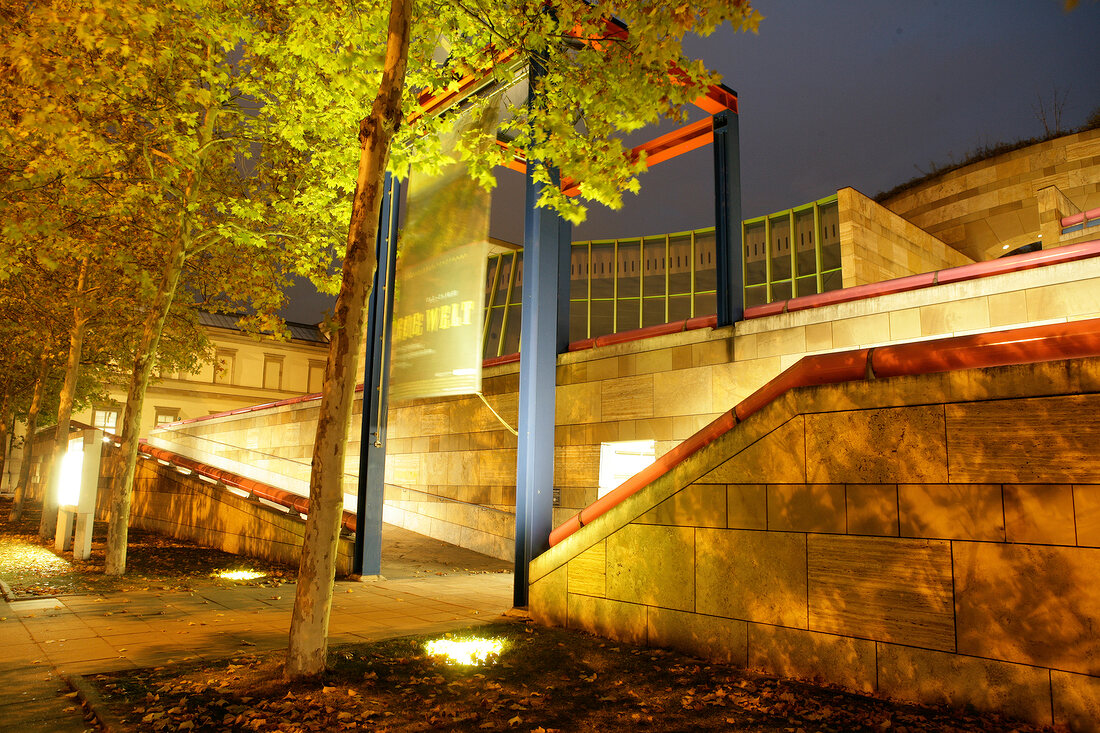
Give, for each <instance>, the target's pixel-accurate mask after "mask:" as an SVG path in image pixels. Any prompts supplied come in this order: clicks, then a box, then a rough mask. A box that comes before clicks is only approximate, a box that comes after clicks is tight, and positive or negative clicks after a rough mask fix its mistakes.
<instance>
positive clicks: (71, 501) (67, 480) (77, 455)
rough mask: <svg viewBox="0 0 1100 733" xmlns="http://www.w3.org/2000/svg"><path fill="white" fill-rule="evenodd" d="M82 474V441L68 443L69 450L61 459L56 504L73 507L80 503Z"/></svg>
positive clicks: (77, 439)
mask: <svg viewBox="0 0 1100 733" xmlns="http://www.w3.org/2000/svg"><path fill="white" fill-rule="evenodd" d="M83 474H84V439H83V438H76V439H75V440H70V441H69V449H68V450H67V451H65V457H64V458H62V459H61V479H60V481H58V482H57V503H58V504H59V505H60V506H70V507H75V506H76V505H78V504H79V503H80V482H81V480H82V479H83Z"/></svg>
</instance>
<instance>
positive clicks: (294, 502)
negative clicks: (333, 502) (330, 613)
mask: <svg viewBox="0 0 1100 733" xmlns="http://www.w3.org/2000/svg"><path fill="white" fill-rule="evenodd" d="M138 450H139V451H140V452H141V453H144V454H145V455H147V456H151V457H152V458H156V459H159V460H162V461H167V462H168V463H171V464H172V465H174V466H180V467H181V468H187V469H190V470H191V471H193V472H194V473H197V474H201V475H203V476H206V477H207V478H212V479H214V480H216V481H220V482H221V483H223V484H225V485H226V486H231V487H233V488H235V489H240V490H241V491H247V492H249V493H250V494H252V495H253V496H257V497H259V498H261V499H266V500H267V501H270V502H273V503H275V504H278V505H279V506H284V507H287V508H288V509H293V510H295V511H297V512H299V513H301V514H309V499H307V498H306V497H304V496H299V495H298V494H295V493H293V492H290V491H287V490H285V489H279V488H276V487H274V486H271V485H269V484H265V483H261V482H259V481H255V480H253V479H250V478H248V477H247V476H241V475H240V474H239V473H233V472H232V471H227V470H225V469H224V468H218V467H216V466H211V465H209V464H207V463H203V462H201V461H196V460H195V459H194V458H188V457H187V456H182V455H180V454H179V453H173V452H172V451H169V450H165V449H163V448H156V447H154V446H151V445H148V444H142V445H141V446H140V447H139V448H138ZM341 522H342V524H343V526H344V528H345V529H347V530H348V531H349V532H354V531H355V514H354V513H353V512H348V511H345V512H344V516H343V519H342V520H341Z"/></svg>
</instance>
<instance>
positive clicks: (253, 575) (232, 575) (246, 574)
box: [217, 570, 267, 580]
mask: <svg viewBox="0 0 1100 733" xmlns="http://www.w3.org/2000/svg"><path fill="white" fill-rule="evenodd" d="M217 577H219V578H222V579H223V580H256V579H257V578H265V577H267V573H261V572H258V571H256V570H223V571H221V572H220V573H218V574H217Z"/></svg>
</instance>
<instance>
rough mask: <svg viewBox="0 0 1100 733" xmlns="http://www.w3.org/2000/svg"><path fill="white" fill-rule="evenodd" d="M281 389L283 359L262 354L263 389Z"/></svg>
mask: <svg viewBox="0 0 1100 733" xmlns="http://www.w3.org/2000/svg"><path fill="white" fill-rule="evenodd" d="M282 388H283V357H281V356H272V355H271V354H264V389H282Z"/></svg>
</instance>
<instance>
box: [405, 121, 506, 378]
mask: <svg viewBox="0 0 1100 733" xmlns="http://www.w3.org/2000/svg"><path fill="white" fill-rule="evenodd" d="M500 114H501V105H500V104H498V103H496V102H491V103H489V104H488V105H486V106H485V107H484V108H483V109H480V110H478V112H477V114H469V113H468V114H467V115H466V118H465V119H464V120H463V121H462V122H460V123H459V125H458V130H459V131H461V132H465V131H468V130H471V129H474V128H475V127H476V128H477V129H480V130H481V131H482V132H484V133H485V135H484V137H485V139H486V140H488V141H492V139H493V135H494V134H495V130H496V128H497V125H498V123H499V120H500ZM461 132H455V133H452V134H451V135H449V136H447V137H445V138H444V139H443V140H442V141H441V144H442V149H443V150H444V152H445V154H447V155H450V156H451V158H452V161H453V162H451V163H449V164H447V165H445V166H444V167H443V168H442V169H441V170H440V172H439V173H438V174H436V175H419V176H416V175H414V176H412V177H411V178H410V180H409V196H408V203H407V206H406V210H407V211H408V219H407V220H406V222H405V227H404V229H403V230H402V232H401V238H400V241H399V244H398V260H397V276H396V280H397V282H396V291H395V293H394V314H393V321H392V333H391V343H392V347H393V351H392V355H391V361H390V399H393V400H407V399H416V398H420V397H439V396H444V395H461V394H475V393H477V392H480V391H481V359H482V353H481V348H482V346H481V334H482V319H483V311H484V308H485V264H486V261H487V259H488V253H489V249H488V248H489V241H488V240H489V206H490V196H489V192H488V191H487V190H485V189H484V188H482V186H480V185H479V184H478V183H477V182H476V181H475V180H474V179H473V178H472V177H471V176H470V175H469V172H468V170H467V167H466V164H465V163H464V162H463V161H462V159H461V156H460V155H459V154H458V153H457V152H456V151H455V140H456V139H457V137H458V136H459V134H461Z"/></svg>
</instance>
